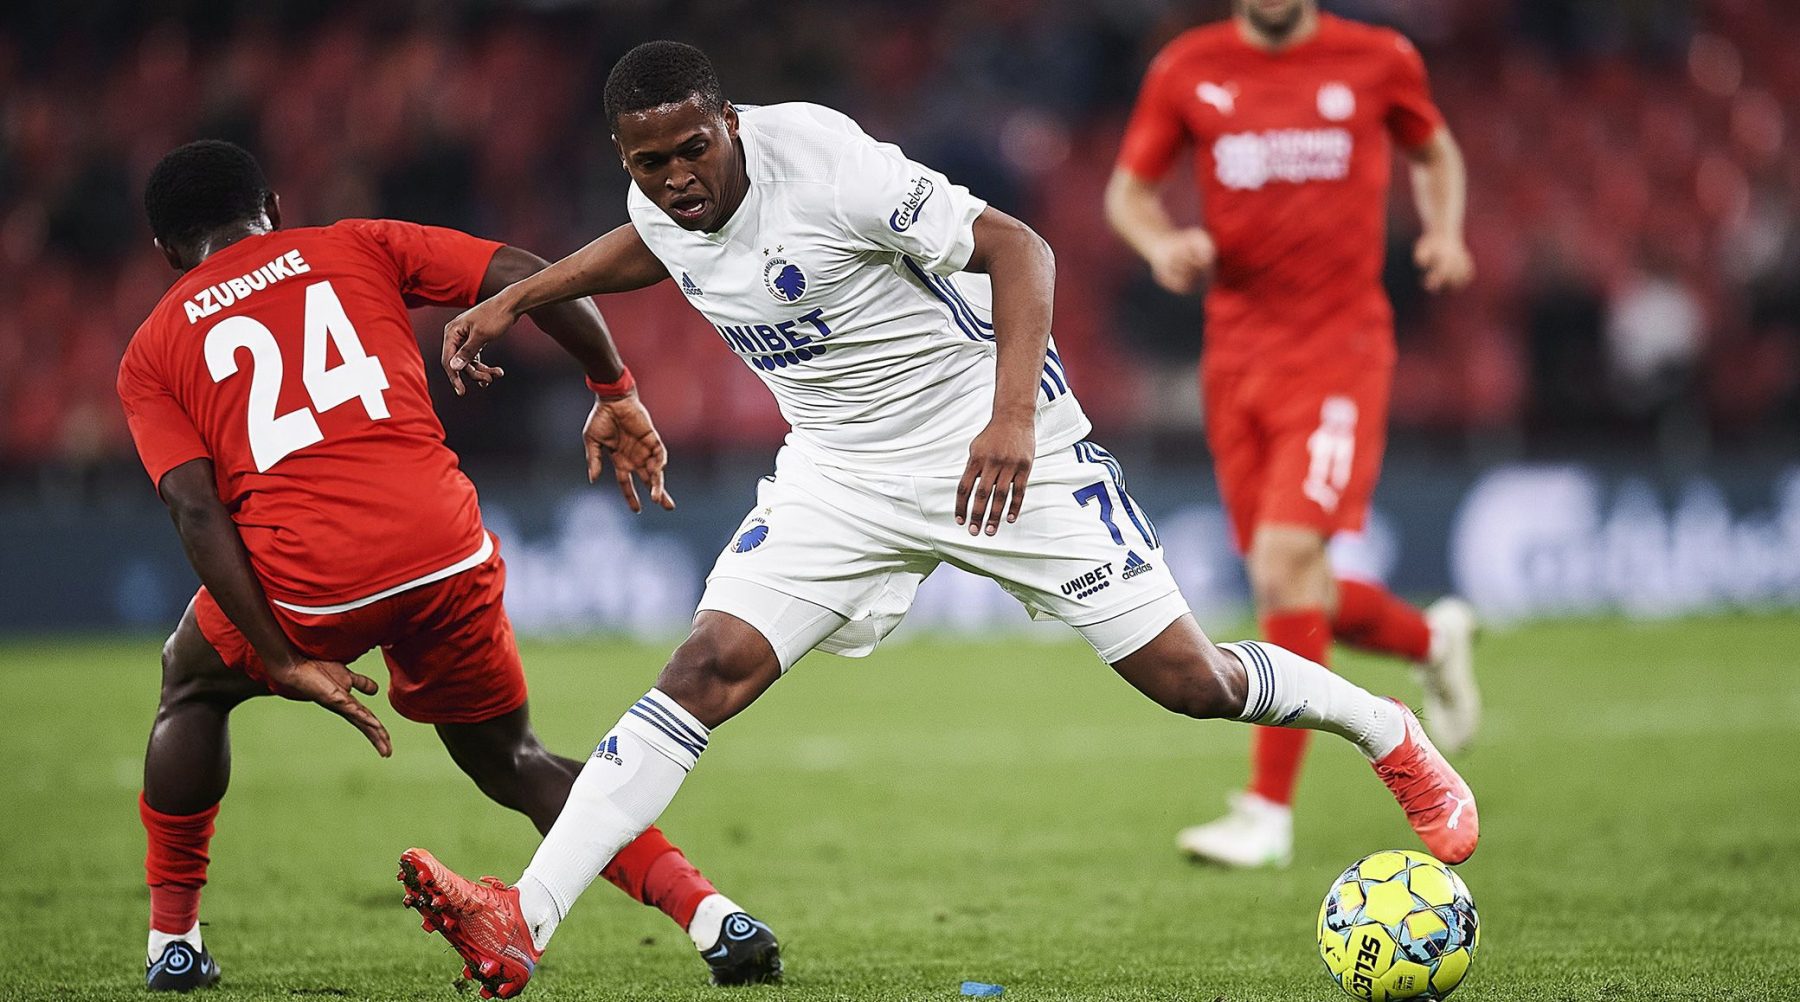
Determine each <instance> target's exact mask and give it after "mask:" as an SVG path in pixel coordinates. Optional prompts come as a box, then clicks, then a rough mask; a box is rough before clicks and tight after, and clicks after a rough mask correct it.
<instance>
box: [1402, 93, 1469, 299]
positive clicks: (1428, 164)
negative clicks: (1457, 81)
mask: <svg viewBox="0 0 1800 1002" xmlns="http://www.w3.org/2000/svg"><path fill="white" fill-rule="evenodd" d="M1406 158H1407V159H1408V160H1409V161H1411V167H1412V170H1411V174H1412V192H1413V204H1414V205H1415V206H1417V207H1418V210H1419V221H1420V222H1421V223H1422V224H1423V226H1424V232H1423V233H1421V234H1420V235H1419V240H1418V243H1416V244H1414V245H1413V261H1414V262H1415V263H1417V264H1418V266H1419V270H1420V271H1421V272H1423V275H1422V276H1421V277H1420V282H1421V283H1422V284H1423V285H1424V286H1425V289H1426V290H1427V291H1429V292H1455V291H1456V290H1457V289H1460V288H1462V287H1463V286H1465V285H1468V284H1469V282H1470V281H1472V280H1473V279H1474V278H1475V259H1474V258H1473V257H1472V256H1471V255H1470V254H1469V245H1468V244H1467V243H1466V242H1465V241H1464V239H1463V217H1464V216H1465V214H1466V212H1467V208H1468V204H1469V172H1468V168H1467V167H1465V166H1464V165H1463V156H1462V148H1461V147H1459V146H1457V144H1456V139H1455V137H1453V136H1451V135H1450V130H1449V129H1446V128H1439V129H1438V130H1437V131H1436V132H1435V133H1433V134H1432V136H1431V138H1430V139H1427V140H1426V141H1425V143H1424V144H1423V145H1421V146H1416V147H1413V148H1411V149H1408V150H1407V151H1406Z"/></svg>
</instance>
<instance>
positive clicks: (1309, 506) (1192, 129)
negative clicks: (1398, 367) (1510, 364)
mask: <svg viewBox="0 0 1800 1002" xmlns="http://www.w3.org/2000/svg"><path fill="white" fill-rule="evenodd" d="M1394 146H1398V147H1399V149H1400V150H1401V152H1402V153H1403V155H1404V156H1405V157H1406V158H1407V160H1408V162H1409V163H1410V165H1411V174H1412V187H1413V195H1414V200H1415V202H1416V203H1417V206H1418V209H1419V215H1420V218H1421V219H1422V221H1423V224H1424V233H1423V235H1422V236H1420V237H1419V240H1418V243H1417V245H1416V247H1415V253H1414V256H1415V259H1416V261H1417V263H1418V265H1419V267H1420V268H1421V269H1422V271H1423V274H1424V285H1425V287H1426V288H1427V289H1428V290H1431V291H1433V292H1439V291H1448V290H1453V289H1458V288H1461V287H1462V286H1464V285H1465V284H1467V283H1468V281H1469V280H1470V278H1471V277H1472V275H1473V270H1474V269H1473V265H1472V263H1471V261H1470V258H1469V252H1468V248H1467V247H1466V245H1465V244H1464V241H1463V209H1464V202H1465V197H1466V188H1467V177H1466V175H1465V173H1464V170H1463V163H1462V157H1461V154H1460V152H1459V151H1458V149H1457V146H1456V143H1455V141H1454V140H1453V139H1452V138H1451V136H1450V133H1449V131H1448V130H1447V129H1446V128H1445V126H1444V122H1443V119H1442V117H1441V116H1440V115H1439V113H1438V110H1437V108H1436V106H1435V105H1434V104H1433V103H1432V100H1431V94H1430V90H1429V87H1428V85H1427V83H1426V76H1425V66H1424V63H1423V61H1422V60H1421V59H1420V58H1419V53H1418V51H1417V50H1415V49H1414V48H1413V46H1412V45H1411V43H1409V42H1408V41H1407V40H1406V39H1405V38H1404V37H1402V36H1401V35H1399V34H1398V33H1396V32H1393V31H1390V30H1387V29H1383V28H1376V27H1373V26H1369V25H1364V24H1359V23H1356V22H1353V21H1348V20H1345V19H1342V18H1338V17H1333V16H1331V15H1328V14H1322V13H1320V11H1319V10H1318V4H1317V0H1237V2H1236V9H1235V12H1234V16H1233V17H1232V18H1231V19H1230V20H1228V21H1224V22H1220V23H1217V24H1210V25H1205V26H1202V27H1199V28H1195V29H1193V30H1190V31H1188V32H1186V33H1184V34H1182V35H1180V36H1178V37H1177V38H1176V39H1175V40H1174V41H1172V42H1170V43H1169V44H1168V46H1166V47H1165V48H1164V49H1163V50H1162V51H1161V52H1160V53H1158V54H1157V56H1156V58H1155V60H1154V61H1153V62H1152V63H1151V65H1150V69H1149V72H1148V74H1147V76H1146V77H1145V80H1144V84H1143V88H1142V90H1141V91H1140V93H1139V95H1138V100H1137V106H1136V108H1135V109H1134V111H1133V113H1132V117H1131V121H1130V124H1129V126H1128V127H1127V129H1126V133H1125V138H1124V142H1123V146H1122V148H1121V149H1120V151H1119V158H1118V163H1117V166H1116V168H1115V170H1114V172H1113V176H1112V180H1111V182H1110V183H1109V185H1108V187H1107V192H1106V214H1107V218H1108V220H1109V221H1110V222H1111V224H1112V226H1113V228H1114V229H1115V230H1116V231H1117V232H1118V233H1119V235H1120V236H1121V237H1123V238H1124V240H1125V241H1126V242H1127V243H1128V244H1130V245H1131V247H1132V248H1133V249H1134V250H1136V251H1137V252H1138V253H1139V254H1140V255H1142V256H1143V257H1144V259H1145V260H1146V261H1148V262H1149V264H1150V266H1151V270H1152V272H1153V273H1154V275H1155V278H1156V280H1157V282H1158V283H1159V284H1161V285H1162V286H1163V287H1164V288H1166V289H1168V290H1170V291H1171V292H1175V293H1177V294H1186V293H1190V292H1192V291H1194V290H1195V289H1197V288H1198V287H1200V285H1201V284H1203V283H1208V289H1207V294H1206V347H1205V351H1204V357H1203V359H1202V362H1201V389H1202V397H1203V400H1204V404H1205V415H1206V431H1207V440H1208V442H1209V444H1210V445H1211V448H1212V452H1213V457H1214V462H1215V466H1216V472H1217V476H1218V481H1219V489H1220V493H1221V494H1222V495H1223V498H1224V502H1225V507H1226V510H1227V512H1228V514H1229V516H1230V518H1231V522H1232V526H1233V530H1234V532H1235V534H1236V543H1237V545H1238V548H1239V550H1240V551H1241V552H1243V553H1244V554H1245V555H1246V563H1247V565H1248V568H1249V573H1250V582H1251V587H1252V591H1253V593H1254V597H1255V601H1256V606H1257V611H1258V614H1259V616H1260V617H1261V620H1262V625H1263V632H1264V635H1265V636H1266V637H1267V639H1268V640H1269V641H1270V642H1272V643H1275V644H1278V645H1280V646H1282V647H1286V648H1288V649H1289V650H1291V651H1294V652H1295V653H1297V654H1300V655H1302V656H1304V657H1307V658H1311V659H1312V660H1314V661H1318V662H1321V663H1324V662H1325V661H1326V657H1327V654H1328V650H1329V647H1330V644H1331V640H1332V638H1333V637H1334V636H1335V637H1337V638H1338V639H1340V640H1343V641H1345V642H1348V643H1351V644H1355V645H1357V646H1361V647H1364V648H1368V649H1372V650H1376V651H1382V652H1385V653H1389V654H1393V655H1396V656H1399V657H1402V658H1405V659H1407V660H1409V661H1411V662H1413V663H1414V664H1416V665H1418V666H1419V669H1420V673H1421V676H1422V679H1423V681H1424V688H1425V695H1426V708H1427V711H1428V712H1427V714H1426V717H1425V722H1426V726H1427V728H1428V729H1429V730H1431V732H1432V736H1433V738H1434V739H1435V740H1436V741H1437V742H1438V743H1439V744H1440V745H1441V746H1443V747H1444V748H1445V750H1447V751H1449V750H1454V749H1456V748H1459V747H1461V746H1463V745H1464V744H1466V743H1467V741H1468V740H1469V738H1470V737H1471V736H1472V735H1473V733H1474V731H1475V728H1476V725H1477V722H1478V715H1479V698H1478V695H1477V693H1476V690H1475V685H1474V676H1473V668H1472V657H1471V650H1470V648H1471V638H1472V635H1473V632H1474V617H1473V614H1472V612H1471V610H1470V609H1469V607H1468V605H1467V604H1466V603H1464V602H1462V601H1460V600H1457V599H1447V600H1444V601H1442V602H1439V603H1438V604H1436V605H1434V606H1433V607H1432V608H1431V609H1430V610H1427V611H1424V612H1421V611H1420V610H1418V609H1416V608H1414V607H1413V606H1411V605H1408V604H1407V603H1405V602H1404V601H1402V600H1400V599H1399V598H1397V597H1395V596H1394V595H1392V594H1390V593H1389V592H1387V591H1386V590H1385V589H1383V588H1381V587H1380V586H1379V585H1375V584H1371V583H1368V582H1363V581H1354V580H1337V579H1335V578H1334V575H1333V573H1332V569H1331V564H1330V562H1329V560H1328V558H1327V553H1326V544H1327V543H1328V542H1329V540H1330V538H1331V536H1332V535H1333V534H1335V533H1338V532H1346V531H1356V530H1358V529H1360V528H1361V527H1362V525H1363V520H1364V517H1365V516H1366V514H1367V512H1368V507H1369V499H1370V496H1371V495H1372V494H1373V492H1374V489H1375V481H1376V478H1377V477H1378V475H1379V473H1380V468H1381V453H1382V449H1383V446H1384V445H1385V426H1386V423H1387V405H1388V392H1389V388H1390V385H1391V383H1392V380H1393V365H1394V336H1393V310H1392V307H1391V306H1390V305H1389V303H1388V301H1387V298H1386V295H1385V294H1384V292H1383V290H1382V288H1381V266H1382V260H1383V256H1384V255H1383V249H1384V226H1385V208H1386V196H1387V187H1388V178H1389V173H1390V156H1391V150H1392V148H1393V147H1394ZM1190 147H1191V148H1192V150H1193V159H1194V174H1195V181H1196V182H1197V184H1198V186H1199V188H1200V193H1201V206H1202V207H1201V213H1202V221H1203V224H1204V225H1203V226H1202V227H1180V226H1177V225H1176V224H1175V223H1174V222H1173V221H1172V220H1171V219H1170V217H1169V215H1168V213H1167V211H1166V210H1165V209H1164V207H1163V205H1162V203H1161V200H1160V198H1159V195H1158V191H1157V188H1158V185H1159V184H1160V182H1161V181H1162V179H1163V178H1164V176H1165V175H1166V174H1167V173H1168V172H1169V170H1170V168H1171V167H1173V166H1174V165H1175V162H1176V159H1177V157H1178V156H1179V155H1180V154H1181V152H1182V151H1183V150H1184V149H1187V148H1190ZM1306 739H1307V734H1306V733H1304V732H1301V731H1295V730H1285V729H1279V728H1273V727H1259V728H1257V729H1256V732H1255V734H1254V737H1253V739H1252V741H1253V744H1252V755H1251V777H1250V785H1249V790H1248V791H1247V792H1246V793H1245V794H1244V795H1242V796H1240V797H1237V798H1234V802H1233V807H1232V811H1231V813H1230V814H1228V815H1227V816H1226V817H1225V818H1223V819H1221V820H1219V821H1216V822H1213V823H1211V824H1207V825H1200V826H1197V827H1194V828H1189V829H1186V830H1184V831H1183V832H1181V834H1180V835H1179V836H1178V839H1177V841H1178V844H1179V845H1180V846H1181V847H1182V848H1183V849H1184V850H1186V851H1187V852H1189V853H1191V854H1193V855H1195V856H1197V857H1201V858H1204V859H1208V860H1212V861H1215V862H1219V863H1224V864H1228V865H1238V866H1259V865H1283V864H1285V863H1286V862H1287V860H1288V858H1289V856H1290V854H1291V852H1292V848H1293V829H1292V815H1291V812H1290V808H1289V805H1290V804H1291V803H1292V798H1293V791H1294V783H1295V780H1296V778H1297V777H1298V775H1299V770H1300V761H1301V757H1302V755H1303V753H1304V751H1305V748H1306Z"/></svg>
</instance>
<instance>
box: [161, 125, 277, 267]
mask: <svg viewBox="0 0 1800 1002" xmlns="http://www.w3.org/2000/svg"><path fill="white" fill-rule="evenodd" d="M268 197H269V182H268V180H267V179H266V178H264V177H263V172H262V167H260V166H259V165H258V164H257V162H256V158H255V157H253V156H251V155H250V151H249V150H246V149H244V148H243V147H242V146H239V145H237V144H236V143H228V142H226V141H224V140H222V139H201V140H197V141H195V142H192V143H188V144H186V145H184V146H177V147H176V148H175V149H173V150H170V151H169V152H168V153H167V154H166V155H164V156H163V158H162V159H161V160H159V161H157V163H156V166H155V167H154V168H152V169H151V171H150V180H149V181H147V182H145V184H144V214H145V215H147V216H149V217H150V232H151V233H152V234H154V235H155V236H156V239H158V240H160V241H162V243H163V246H165V247H192V246H193V245H194V244H196V243H198V242H199V241H200V239H201V238H202V237H205V236H206V235H207V234H209V233H212V232H214V231H216V230H219V229H221V228H223V227H226V226H230V225H231V224H233V223H241V222H245V221H248V220H252V219H255V218H256V217H257V216H259V215H261V214H262V211H263V203H264V202H265V201H267V200H268Z"/></svg>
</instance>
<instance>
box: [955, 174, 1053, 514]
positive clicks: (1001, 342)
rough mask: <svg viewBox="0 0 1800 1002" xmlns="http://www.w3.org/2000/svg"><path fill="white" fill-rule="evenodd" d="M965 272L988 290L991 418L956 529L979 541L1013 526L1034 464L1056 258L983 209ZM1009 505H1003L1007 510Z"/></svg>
mask: <svg viewBox="0 0 1800 1002" xmlns="http://www.w3.org/2000/svg"><path fill="white" fill-rule="evenodd" d="M966 267H967V270H969V271H974V272H986V273H987V275H988V277H989V278H990V279H992V280H993V285H994V343H995V344H996V346H997V347H998V349H999V357H998V359H997V360H996V362H995V364H996V366H997V367H998V369H997V372H996V374H995V379H994V413H993V417H992V418H991V419H990V420H989V421H988V426H987V427H986V428H984V429H982V432H981V434H979V435H977V436H975V441H974V442H972V443H970V445H969V465H968V466H967V467H966V468H964V470H963V476H962V481H961V483H959V484H958V485H957V488H956V524H957V525H967V526H968V527H969V534H970V535H977V534H979V533H980V532H981V531H982V526H983V525H984V524H985V525H986V527H987V534H988V535H990V536H991V535H993V534H994V533H996V532H998V531H999V530H1000V519H1001V516H1002V514H1003V513H1004V515H1005V518H1006V520H1007V521H1008V522H1016V521H1018V519H1019V508H1020V507H1021V506H1022V505H1023V504H1024V503H1025V485H1026V483H1027V482H1028V481H1029V480H1030V479H1031V463H1032V460H1033V459H1034V458H1035V457H1036V456H1037V391H1038V380H1039V378H1040V376H1041V374H1042V372H1043V368H1044V351H1045V349H1047V348H1048V347H1049V346H1050V316H1051V313H1052V306H1053V303H1054V301H1055V297H1056V256H1055V255H1054V254H1053V253H1052V252H1051V250H1050V245H1049V244H1048V243H1046V242H1045V241H1044V238H1043V237H1040V236H1038V235H1037V233H1036V232H1035V231H1034V230H1032V228H1031V227H1029V226H1026V225H1025V224H1024V223H1022V222H1020V221H1019V220H1017V219H1014V218H1013V217H1011V216H1009V215H1007V214H1006V213H1004V212H1001V211H1000V210H998V209H995V208H992V207H989V208H986V209H983V210H982V211H981V215H979V216H977V217H975V250H974V253H972V254H970V255H969V263H968V265H967V266H966ZM1009 497H1010V501H1011V503H1010V504H1009V503H1008V500H1009Z"/></svg>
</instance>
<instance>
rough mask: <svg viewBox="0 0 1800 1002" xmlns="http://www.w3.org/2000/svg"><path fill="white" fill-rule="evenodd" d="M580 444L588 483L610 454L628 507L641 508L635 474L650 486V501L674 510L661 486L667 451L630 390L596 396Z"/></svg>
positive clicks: (634, 394) (666, 461) (597, 474)
mask: <svg viewBox="0 0 1800 1002" xmlns="http://www.w3.org/2000/svg"><path fill="white" fill-rule="evenodd" d="M581 441H582V445H583V446H584V447H585V448H586V449H587V475H588V483H590V484H591V483H595V482H596V481H598V480H599V479H600V473H601V471H602V470H603V469H605V462H604V460H605V457H606V456H608V455H611V456H612V468H613V476H614V477H615V478H617V479H618V481H619V493H621V494H623V495H625V503H626V504H627V505H630V506H631V510H632V511H634V512H636V511H643V510H644V506H643V504H642V503H641V502H639V501H638V492H637V484H635V483H634V482H633V481H632V477H633V476H634V475H635V476H637V477H639V478H641V479H642V480H643V481H644V486H645V487H648V488H649V489H650V500H652V501H654V502H656V503H657V504H659V505H661V506H662V508H663V510H664V511H674V510H675V499H674V498H672V497H670V496H669V491H668V489H667V488H666V487H664V486H663V468H664V467H665V466H667V465H668V462H669V450H668V449H666V448H664V447H663V440H662V436H661V435H658V434H657V433H656V426H655V425H653V424H651V423H650V412H649V411H647V410H645V409H644V404H643V402H642V401H640V400H639V399H638V395H637V391H636V390H633V391H631V392H630V393H627V394H626V395H624V396H622V397H613V398H607V397H597V398H595V400H594V409H593V410H592V411H591V412H590V413H589V414H588V419H587V426H586V427H585V428H583V429H581Z"/></svg>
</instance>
